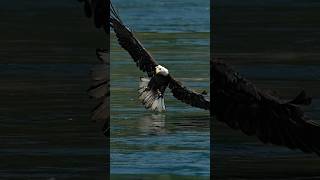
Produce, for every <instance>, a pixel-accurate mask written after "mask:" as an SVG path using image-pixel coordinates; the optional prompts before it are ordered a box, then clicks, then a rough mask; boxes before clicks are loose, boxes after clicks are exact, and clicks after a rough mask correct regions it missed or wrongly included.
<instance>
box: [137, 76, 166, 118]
mask: <svg viewBox="0 0 320 180" xmlns="http://www.w3.org/2000/svg"><path fill="white" fill-rule="evenodd" d="M149 82H150V78H146V77H141V78H140V83H139V90H138V91H139V100H140V101H141V102H142V104H143V105H144V106H145V108H146V109H150V110H152V111H158V112H162V111H165V105H164V97H163V94H162V93H161V91H160V90H159V89H157V88H154V87H150V85H149Z"/></svg>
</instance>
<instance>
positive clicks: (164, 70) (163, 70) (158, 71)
mask: <svg viewBox="0 0 320 180" xmlns="http://www.w3.org/2000/svg"><path fill="white" fill-rule="evenodd" d="M156 74H161V75H163V76H168V75H169V71H168V69H167V68H165V67H163V66H161V65H158V66H156Z"/></svg>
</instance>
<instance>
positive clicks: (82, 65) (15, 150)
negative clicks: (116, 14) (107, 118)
mask: <svg viewBox="0 0 320 180" xmlns="http://www.w3.org/2000/svg"><path fill="white" fill-rule="evenodd" d="M0 19H1V20H0V24H1V28H0V34H1V35H0V36H1V41H0V82H1V84H2V85H1V87H0V100H1V103H0V121H1V123H0V138H1V143H0V162H1V163H0V179H19V178H20V179H50V180H54V179H66V178H67V179H105V177H106V174H107V172H106V163H107V162H106V154H107V149H106V138H105V137H104V136H103V134H102V132H101V126H100V125H98V124H95V123H93V122H91V120H90V111H91V109H92V107H93V106H94V103H93V101H91V100H90V99H89V98H88V96H87V94H86V90H87V88H88V87H89V84H90V80H89V69H90V67H91V66H92V64H94V63H96V62H98V60H97V59H96V56H95V49H96V48H97V47H105V38H104V33H103V32H101V31H98V30H96V29H95V28H94V26H93V22H92V20H89V19H87V18H85V16H84V10H83V5H82V4H80V3H79V2H78V1H76V0H72V1H64V0H55V1H47V0H46V1H38V0H28V1H23V0H12V1H6V2H2V3H1V7H0Z"/></svg>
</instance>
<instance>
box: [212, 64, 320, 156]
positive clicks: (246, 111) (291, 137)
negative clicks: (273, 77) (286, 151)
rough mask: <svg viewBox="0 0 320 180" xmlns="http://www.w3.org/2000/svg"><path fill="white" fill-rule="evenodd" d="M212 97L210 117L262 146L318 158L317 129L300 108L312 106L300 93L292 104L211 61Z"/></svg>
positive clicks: (317, 126) (307, 98) (319, 153)
mask: <svg viewBox="0 0 320 180" xmlns="http://www.w3.org/2000/svg"><path fill="white" fill-rule="evenodd" d="M211 68H212V69H211V72H212V73H213V82H212V84H211V85H212V87H213V88H212V90H211V97H212V98H213V100H214V102H213V104H212V111H211V112H213V114H214V115H215V116H216V118H217V119H218V120H219V121H222V122H224V123H226V124H227V125H228V126H230V127H231V128H233V129H240V130H241V131H242V132H244V133H245V134H247V135H250V136H253V135H255V136H257V137H258V138H259V139H260V140H261V141H262V142H263V143H271V144H274V145H281V146H286V147H288V148H290V149H300V150H302V151H303V152H306V153H311V152H315V153H317V154H318V155H320V143H319V140H318V138H319V137H320V126H319V125H318V124H316V123H315V122H313V121H311V120H309V119H308V118H307V117H306V116H305V115H304V112H303V111H302V110H301V108H300V106H301V105H308V104H310V103H311V98H310V97H307V96H306V94H305V92H304V91H302V92H301V93H300V94H299V95H298V96H297V97H296V98H295V99H293V100H291V101H285V100H281V99H280V98H279V97H276V96H275V95H272V94H271V93H269V92H266V91H261V90H259V89H257V88H256V87H255V86H254V85H253V84H252V83H251V82H249V81H248V80H246V79H244V78H242V77H241V76H240V75H239V74H238V73H236V72H234V71H233V70H232V69H231V68H230V67H229V66H227V65H226V64H224V63H221V62H213V63H212V66H211Z"/></svg>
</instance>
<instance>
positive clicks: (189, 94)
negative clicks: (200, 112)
mask: <svg viewBox="0 0 320 180" xmlns="http://www.w3.org/2000/svg"><path fill="white" fill-rule="evenodd" d="M169 88H170V89H171V92H172V94H173V96H174V97H175V98H177V99H178V100H180V101H182V102H184V103H186V104H189V105H191V106H193V107H198V108H201V109H205V110H209V109H210V100H209V97H208V96H206V95H205V94H202V93H197V92H194V91H192V90H190V89H188V88H187V87H185V86H183V85H182V83H181V82H179V81H177V80H175V79H174V78H173V77H172V76H171V80H170V82H169Z"/></svg>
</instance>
